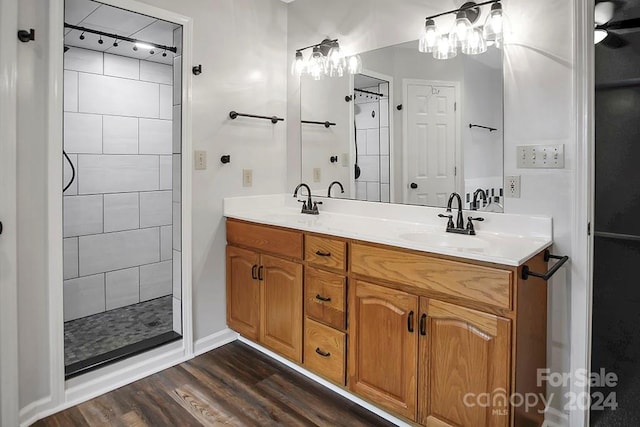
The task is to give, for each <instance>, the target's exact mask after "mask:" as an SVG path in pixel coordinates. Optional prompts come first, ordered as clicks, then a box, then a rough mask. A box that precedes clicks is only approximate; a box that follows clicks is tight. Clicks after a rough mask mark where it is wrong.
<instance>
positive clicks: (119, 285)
mask: <svg viewBox="0 0 640 427" xmlns="http://www.w3.org/2000/svg"><path fill="white" fill-rule="evenodd" d="M105 280H106V285H105V288H106V307H107V310H113V309H114V308H120V307H125V306H127V305H131V304H137V303H138V302H140V271H139V268H138V267H133V268H128V269H126V270H118V271H112V272H109V273H107V274H106V275H105Z"/></svg>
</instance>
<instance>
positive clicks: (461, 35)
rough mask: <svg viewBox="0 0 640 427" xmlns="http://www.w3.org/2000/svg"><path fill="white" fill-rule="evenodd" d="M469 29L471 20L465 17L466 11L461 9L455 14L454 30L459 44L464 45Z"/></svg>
mask: <svg viewBox="0 0 640 427" xmlns="http://www.w3.org/2000/svg"><path fill="white" fill-rule="evenodd" d="M470 31H471V21H469V18H467V12H465V11H461V12H458V13H457V14H456V23H455V27H454V32H455V34H456V40H457V42H458V43H459V44H460V46H464V45H466V43H467V39H468V38H469V32H470Z"/></svg>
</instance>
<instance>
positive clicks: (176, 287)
mask: <svg viewBox="0 0 640 427" xmlns="http://www.w3.org/2000/svg"><path fill="white" fill-rule="evenodd" d="M173 297H174V298H178V299H180V300H181V299H182V252H179V251H173Z"/></svg>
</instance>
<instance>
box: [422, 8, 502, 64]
mask: <svg viewBox="0 0 640 427" xmlns="http://www.w3.org/2000/svg"><path fill="white" fill-rule="evenodd" d="M500 1H501V0H489V1H484V2H481V3H476V2H473V1H469V2H466V3H465V4H463V5H462V6H461V7H460V8H459V9H455V10H451V11H448V12H444V13H439V14H437V15H433V16H429V17H427V18H426V21H425V26H424V30H423V32H422V34H421V36H420V40H419V43H418V50H419V51H420V52H423V53H432V54H433V57H434V58H436V59H450V58H454V57H456V55H457V54H458V47H459V48H460V51H461V52H462V53H464V54H465V55H479V54H481V53H484V52H486V51H487V46H494V47H496V48H502V45H503V43H504V27H505V25H504V21H505V16H504V13H503V10H502V3H501V2H500ZM489 4H490V5H491V10H490V11H489V14H488V16H487V18H486V20H485V21H484V25H478V22H479V21H480V19H479V18H480V15H481V7H482V6H486V5H489ZM445 15H455V23H454V25H453V28H452V29H451V30H450V31H442V30H441V29H439V28H438V26H437V25H436V21H435V20H436V18H439V17H441V16H445ZM440 27H442V26H440Z"/></svg>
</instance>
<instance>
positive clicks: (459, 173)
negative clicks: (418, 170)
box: [402, 79, 464, 203]
mask: <svg viewBox="0 0 640 427" xmlns="http://www.w3.org/2000/svg"><path fill="white" fill-rule="evenodd" d="M411 84H425V85H430V86H451V87H453V88H455V90H456V100H455V102H456V110H455V132H456V142H455V149H456V165H455V167H456V176H455V191H456V192H457V193H460V192H461V190H463V189H464V176H463V175H464V174H463V170H462V169H463V168H462V165H463V161H464V159H463V157H462V156H463V154H462V135H461V129H460V126H461V123H462V114H461V109H462V104H461V103H460V97H461V94H460V82H449V81H444V80H424V79H402V99H404V108H403V109H402V203H407V200H408V197H409V188H408V182H409V174H408V167H409V160H408V158H407V147H408V145H409V144H408V141H407V135H408V131H409V129H408V127H409V119H408V116H407V111H408V109H407V105H406V103H407V99H408V97H409V93H408V92H409V90H408V89H409V85H411Z"/></svg>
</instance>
